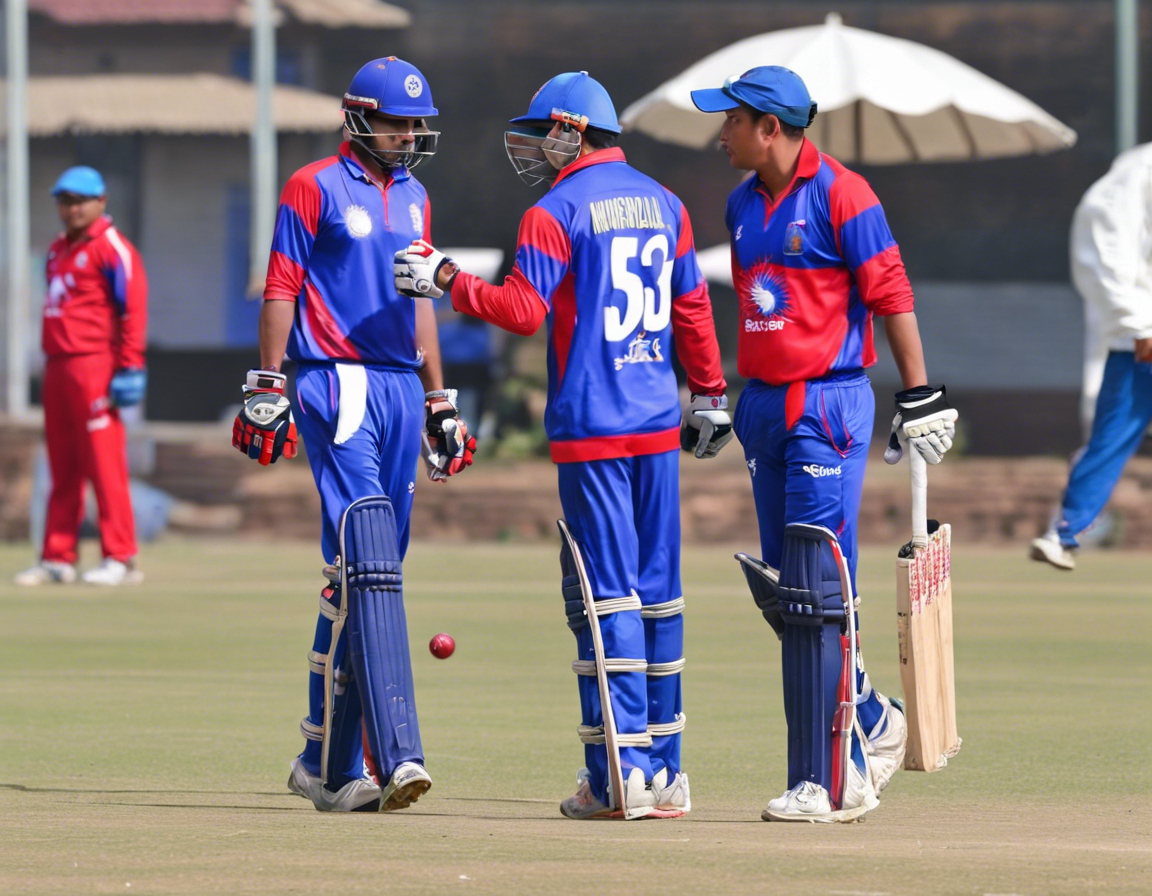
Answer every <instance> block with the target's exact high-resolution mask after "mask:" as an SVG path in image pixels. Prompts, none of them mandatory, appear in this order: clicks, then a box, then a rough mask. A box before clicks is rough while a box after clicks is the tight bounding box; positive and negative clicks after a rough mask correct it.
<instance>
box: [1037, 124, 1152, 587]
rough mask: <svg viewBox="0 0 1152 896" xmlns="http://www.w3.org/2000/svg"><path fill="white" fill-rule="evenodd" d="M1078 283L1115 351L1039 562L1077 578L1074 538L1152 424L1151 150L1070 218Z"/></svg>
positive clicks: (1121, 160) (1130, 159)
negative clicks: (1088, 431) (1082, 446)
mask: <svg viewBox="0 0 1152 896" xmlns="http://www.w3.org/2000/svg"><path fill="white" fill-rule="evenodd" d="M1071 261H1072V282H1073V283H1075V284H1076V289H1077V290H1078V291H1079V292H1080V295H1081V296H1082V297H1083V299H1084V305H1085V312H1086V316H1087V317H1088V318H1089V320H1090V321H1095V322H1096V324H1097V329H1098V330H1099V331H1100V333H1101V335H1102V336H1103V338H1104V340H1105V341H1106V343H1107V346H1108V355H1107V360H1106V361H1105V362H1104V376H1103V380H1102V382H1101V384H1100V390H1099V393H1098V395H1097V397H1096V413H1095V415H1094V416H1093V418H1092V432H1091V435H1090V436H1089V438H1088V445H1087V446H1086V447H1085V448H1084V450H1083V451H1081V452H1080V453H1079V454H1078V456H1077V457H1076V460H1075V462H1074V463H1073V464H1072V470H1071V472H1070V473H1069V476H1068V487H1067V489H1065V491H1064V497H1063V500H1062V502H1061V508H1060V514H1059V518H1058V520H1057V521H1056V523H1055V525H1053V527H1052V528H1051V529H1050V530H1049V531H1048V532H1047V533H1045V534H1044V535H1043V536H1041V537H1040V538H1037V539H1036V540H1034V541H1033V542H1032V548H1031V557H1032V559H1033V560H1040V561H1043V562H1047V563H1050V564H1052V565H1053V566H1055V567H1056V568H1057V569H1063V570H1071V569H1073V568H1075V566H1076V558H1075V551H1076V549H1077V547H1079V544H1078V542H1077V540H1076V536H1077V535H1079V534H1080V533H1081V532H1083V531H1084V530H1085V529H1087V528H1088V526H1089V525H1090V524H1091V523H1092V521H1093V520H1094V519H1096V517H1097V516H1098V515H1099V514H1100V512H1101V511H1102V510H1103V509H1104V505H1105V504H1107V503H1108V499H1109V497H1111V495H1112V490H1113V489H1114V488H1115V487H1116V483H1117V482H1118V481H1119V480H1120V476H1121V474H1122V473H1123V472H1124V465H1125V464H1126V463H1127V462H1128V458H1130V457H1131V456H1132V455H1133V454H1135V453H1136V449H1137V448H1139V447H1140V442H1141V441H1143V439H1144V434H1145V432H1146V431H1147V429H1148V426H1149V424H1150V423H1152V143H1145V144H1144V145H1142V146H1137V147H1136V148H1134V149H1130V150H1128V151H1127V152H1125V153H1123V154H1121V155H1120V156H1119V157H1118V158H1117V159H1116V160H1115V161H1114V162H1113V163H1112V167H1111V168H1110V169H1109V171H1108V173H1107V174H1105V175H1104V176H1103V177H1102V178H1100V179H1099V180H1098V181H1096V183H1094V184H1093V185H1092V186H1091V187H1089V188H1088V191H1087V192H1086V193H1085V194H1084V197H1083V198H1082V199H1081V200H1080V204H1079V205H1078V206H1077V207H1076V213H1075V215H1074V216H1073V218H1072V239H1071Z"/></svg>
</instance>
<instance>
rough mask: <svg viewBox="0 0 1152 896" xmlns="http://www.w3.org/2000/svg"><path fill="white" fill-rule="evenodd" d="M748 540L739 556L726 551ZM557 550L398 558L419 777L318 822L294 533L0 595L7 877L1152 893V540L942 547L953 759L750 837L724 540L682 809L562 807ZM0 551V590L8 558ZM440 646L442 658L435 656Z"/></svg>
mask: <svg viewBox="0 0 1152 896" xmlns="http://www.w3.org/2000/svg"><path fill="white" fill-rule="evenodd" d="M744 547H750V545H745V546H744ZM557 551H558V547H557V546H553V545H547V546H517V545H474V544H469V545H449V546H443V547H437V546H434V545H431V544H427V543H425V544H417V545H414V546H413V548H412V550H411V552H410V554H409V562H408V563H407V564H406V570H405V575H406V578H407V582H406V595H407V602H408V609H409V625H410V630H411V634H412V640H413V656H414V662H415V674H416V680H417V688H418V690H417V694H418V702H419V706H420V709H421V725H422V728H423V737H424V744H425V749H426V751H427V754H428V767H429V770H430V771H431V773H432V776H433V778H434V779H435V786H434V788H433V790H432V791H431V792H430V793H429V794H428V795H427V796H426V797H425V798H424V799H422V800H421V801H420V803H418V804H417V805H416V806H414V807H413V808H412V809H410V810H407V811H404V812H401V813H397V814H394V815H372V816H365V815H355V816H331V815H321V814H318V813H317V812H315V811H314V810H313V809H312V807H311V805H310V804H309V803H307V802H305V801H304V800H302V799H299V798H298V797H294V796H291V795H290V794H288V792H287V791H286V790H285V789H284V781H285V778H286V775H287V770H288V762H289V760H290V758H291V757H292V756H293V755H294V754H295V753H296V752H297V751H298V750H299V749H300V747H301V743H302V742H301V740H300V737H299V735H298V733H297V728H296V725H297V722H298V720H299V718H300V716H301V715H302V714H303V712H304V709H305V702H304V686H305V679H306V669H307V666H306V662H305V653H306V650H307V648H308V647H309V646H310V643H311V641H310V639H311V628H312V625H313V622H314V619H315V606H316V594H317V592H318V589H319V585H320V578H319V562H318V558H317V551H316V549H315V548H314V547H313V546H312V545H299V544H297V545H285V544H281V545H277V546H274V547H267V548H262V547H261V546H260V545H259V544H258V543H255V542H231V543H225V542H205V541H168V542H165V543H162V544H160V545H156V546H152V547H149V548H148V550H147V551H146V552H145V555H144V556H145V563H146V571H147V575H148V583H147V584H146V585H145V586H143V587H140V588H136V589H131V590H95V589H82V588H80V587H66V588H53V589H42V590H39V591H17V590H15V589H14V588H12V587H10V586H7V585H0V638H2V643H0V722H2V724H0V831H2V838H0V888H2V889H3V891H4V892H6V893H68V894H88V893H128V894H141V893H181V894H184V893H187V894H201V893H228V894H243V893H302V894H303V893H307V894H316V893H361V892H363V893H367V892H373V893H377V892H401V893H435V894H437V896H444V894H451V893H461V894H471V893H501V894H504V893H513V894H515V893H538V892H549V893H585V892H586V893H592V892H618V893H625V892H627V893H636V894H649V893H659V894H666V893H678V892H685V893H705V892H707V893H753V892H755V893H764V892H771V893H774V894H787V893H815V892H821V893H828V894H844V896H847V894H870V896H879V894H889V893H891V894H896V893H957V894H1009V893H1015V894H1022V896H1024V894H1027V896H1032V894H1037V896H1039V894H1053V893H1069V894H1071V893H1137V892H1152V806H1150V802H1149V796H1150V791H1152V786H1150V784H1152V774H1150V772H1149V764H1150V760H1152V750H1150V748H1149V736H1150V735H1152V699H1150V698H1149V684H1150V682H1152V659H1150V654H1152V651H1150V650H1149V647H1150V645H1152V581H1150V580H1149V575H1148V571H1149V558H1148V557H1146V556H1141V555H1134V554H1115V553H1097V554H1090V555H1088V556H1086V557H1085V558H1084V561H1083V564H1082V568H1081V569H1080V570H1078V571H1077V572H1075V573H1073V574H1070V575H1069V574H1062V573H1058V572H1055V571H1053V570H1049V569H1047V568H1042V567H1040V566H1039V565H1037V564H1033V563H1029V562H1027V561H1026V560H1024V559H1023V552H1022V551H1021V550H1013V551H1011V552H1000V553H994V552H989V551H974V550H967V549H966V548H965V547H964V545H962V544H961V545H957V546H956V548H955V551H956V557H955V583H956V584H955V591H956V598H955V603H956V643H957V656H956V667H957V672H958V678H959V695H958V699H959V709H960V722H961V732H962V734H963V735H964V739H965V741H964V748H963V750H962V751H961V753H960V755H959V757H957V759H955V760H954V761H953V764H952V765H951V766H950V767H949V768H947V769H946V770H944V771H942V772H940V773H937V774H933V775H925V774H917V773H911V772H904V773H901V774H899V775H897V776H896V778H895V779H894V781H893V783H892V785H891V786H890V787H889V789H888V790H887V791H886V792H885V794H884V797H883V799H882V801H881V806H880V808H879V809H878V810H876V811H875V812H873V813H872V814H871V815H870V816H869V817H868V819H867V823H865V824H857V825H846V826H807V825H795V826H792V825H777V824H765V823H763V822H761V821H760V820H759V814H760V809H761V808H762V807H763V805H764V803H765V802H766V801H767V799H768V798H769V797H772V796H775V795H777V794H778V793H779V792H780V790H781V789H782V788H783V784H784V729H783V723H782V709H781V701H780V684H779V668H778V666H779V659H778V656H779V652H778V649H777V646H776V641H775V639H774V638H773V637H772V636H771V631H770V630H769V628H768V626H767V625H766V624H765V623H764V622H763V621H762V620H761V619H760V617H759V614H758V613H757V612H756V610H755V608H754V607H753V605H752V600H751V598H750V597H749V596H748V594H747V592H746V590H745V588H744V585H743V582H742V579H741V577H740V575H739V573H738V571H737V568H736V565H735V563H734V562H733V561H732V560H731V553H732V552H731V550H724V549H720V548H709V549H707V550H702V549H699V548H693V549H691V550H689V551H688V552H687V553H686V555H685V559H684V575H685V594H686V596H687V599H688V605H689V610H688V616H687V625H688V635H687V649H686V654H687V657H688V669H687V673H686V676H685V685H684V688H685V696H686V700H685V704H686V709H687V712H688V720H689V721H688V724H689V728H688V731H687V733H686V736H685V746H684V754H685V765H686V767H687V768H688V770H689V772H690V774H691V780H692V794H693V802H694V809H693V811H692V814H691V815H690V816H688V817H687V818H685V819H682V820H677V821H649V822H640V823H632V824H624V823H622V822H597V823H577V822H572V821H568V820H566V819H563V818H561V817H560V815H559V813H558V811H557V803H558V801H559V800H560V799H561V798H562V797H564V796H566V795H568V794H569V793H571V791H572V790H573V789H574V776H575V772H576V769H577V768H578V766H579V765H580V756H581V755H582V754H581V752H580V744H579V743H578V741H577V739H576V736H575V728H576V724H577V722H578V721H579V719H578V710H577V703H576V694H575V682H574V681H573V678H574V676H573V675H572V673H571V672H570V671H569V663H570V661H571V659H572V657H573V652H574V647H573V641H572V637H571V634H570V633H569V632H568V630H567V628H566V627H565V625H564V617H563V612H562V608H561V601H560V595H559V582H558V572H557V562H556V555H557ZM892 553H893V552H889V551H884V552H880V551H875V550H870V551H867V552H866V553H865V555H864V557H863V560H862V564H861V575H860V587H861V593H862V595H863V598H864V606H863V610H862V633H863V637H864V653H865V658H866V660H867V662H868V668H869V671H870V673H871V675H872V678H873V681H874V682H875V683H876V685H877V686H878V687H879V688H880V689H881V690H884V691H897V692H898V690H899V678H898V672H897V662H896V639H895V606H894V597H893V590H892V589H893V586H892V582H893V569H892V566H893V563H892ZM29 556H30V554H29V550H28V548H27V547H26V546H24V547H12V546H5V547H3V548H0V581H3V582H7V581H8V580H9V579H10V574H11V573H12V572H14V571H15V570H16V569H18V568H20V567H21V566H22V565H24V564H26V563H27V561H28V559H29ZM438 631H447V632H450V633H452V634H453V635H454V636H455V637H456V639H457V641H458V644H459V646H458V649H457V652H456V655H455V656H453V657H452V658H451V659H449V660H447V661H439V660H436V659H434V658H432V657H431V656H430V655H429V653H428V650H427V648H426V644H427V642H428V640H429V638H430V637H431V636H432V635H433V634H435V633H436V632H438Z"/></svg>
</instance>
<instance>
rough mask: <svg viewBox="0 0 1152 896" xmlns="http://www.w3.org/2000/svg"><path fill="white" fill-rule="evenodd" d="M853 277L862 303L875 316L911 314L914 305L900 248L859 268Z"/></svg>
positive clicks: (872, 258)
mask: <svg viewBox="0 0 1152 896" xmlns="http://www.w3.org/2000/svg"><path fill="white" fill-rule="evenodd" d="M853 275H854V276H855V278H856V286H857V289H858V290H859V293H860V300H861V301H862V302H863V303H864V307H866V308H867V309H868V310H869V311H871V312H872V313H873V314H880V315H885V314H901V313H903V312H905V311H911V310H912V308H913V305H914V304H915V301H914V299H913V297H912V284H911V283H909V282H908V272H907V271H905V270H904V260H903V259H902V258H901V257H900V247H899V246H889V247H888V248H887V249H885V250H884V251H883V252H880V253H879V254H877V255H873V256H872V257H871V258H869V259H868V260H867V261H866V262H864V264H862V265H860V267H858V268H857V269H856V270H855V271H854V272H853Z"/></svg>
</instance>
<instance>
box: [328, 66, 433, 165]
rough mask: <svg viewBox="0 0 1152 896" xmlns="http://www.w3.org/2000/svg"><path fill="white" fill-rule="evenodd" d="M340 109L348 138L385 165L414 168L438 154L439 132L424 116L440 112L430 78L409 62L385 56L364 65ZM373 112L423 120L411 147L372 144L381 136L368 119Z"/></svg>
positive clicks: (349, 87) (354, 78)
mask: <svg viewBox="0 0 1152 896" xmlns="http://www.w3.org/2000/svg"><path fill="white" fill-rule="evenodd" d="M340 109H341V110H342V111H343V112H344V127H345V129H346V130H347V131H348V137H349V139H350V140H351V141H352V142H353V143H355V144H356V145H357V146H359V147H360V148H361V149H363V150H364V151H365V152H367V153H368V154H369V155H371V156H372V157H373V158H374V159H375V160H376V161H377V162H379V163H380V164H381V165H382V166H383V167H385V168H400V167H404V168H408V169H412V168H415V167H416V166H417V165H419V164H420V163H421V162H422V161H424V160H425V159H429V158H431V157H432V156H434V155H435V154H436V147H437V144H438V143H439V139H440V132H439V131H429V130H428V129H427V128H425V127H424V126H423V119H426V118H431V117H432V116H434V115H439V114H440V113H439V110H438V109H437V108H436V107H435V106H434V105H432V89H431V88H430V87H429V86H428V81H427V79H426V78H425V77H424V75H423V74H422V73H421V71H420V69H418V68H416V66H414V65H412V63H410V62H405V61H404V60H403V59H397V58H396V57H395V56H385V57H384V58H382V59H373V60H372V61H371V62H369V63H368V64H366V65H364V66H362V67H361V68H360V71H358V72H356V74H355V76H354V77H353V78H352V83H351V84H349V85H348V91H347V92H346V93H345V94H344V101H343V102H342V103H341V104H340ZM373 114H378V115H386V116H389V117H392V118H414V119H419V120H421V124H420V125H418V126H417V129H416V130H414V131H413V134H412V136H413V138H414V139H413V142H412V143H411V144H410V145H409V148H408V149H403V150H395V151H384V150H379V149H375V148H373V147H372V146H370V145H369V144H368V143H367V142H366V141H367V140H370V139H371V138H373V137H376V136H378V135H377V134H376V133H375V132H374V131H373V129H372V124H371V122H370V121H369V119H368V116H369V115H373Z"/></svg>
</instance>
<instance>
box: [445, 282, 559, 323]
mask: <svg viewBox="0 0 1152 896" xmlns="http://www.w3.org/2000/svg"><path fill="white" fill-rule="evenodd" d="M452 307H453V308H455V309H456V310H457V311H461V312H463V313H464V314H471V315H472V316H473V317H478V318H480V319H481V320H486V321H488V322H489V323H493V324H495V325H496V326H498V327H500V328H501V329H503V330H508V331H509V332H510V333H516V334H517V335H518V336H531V335H532V334H533V333H535V332H536V331H537V330H539V329H540V324H542V323H544V318H545V317H547V316H548V308H547V306H546V305H545V304H544V300H543V299H542V298H540V294H539V293H538V292H536V289H535V288H534V287H533V286H532V284H531V283H529V282H528V278H527V277H525V276H524V274H523V272H522V271H521V270H520V268H518V267H515V268H513V269H512V273H511V274H509V275H508V276H507V277H505V278H504V285H503V286H493V285H492V284H491V283H485V282H484V281H483V280H481V279H480V278H479V277H477V276H475V275H473V274H466V273H464V272H463V271H461V272H460V273H459V274H457V275H456V279H455V280H453V281H452Z"/></svg>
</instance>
